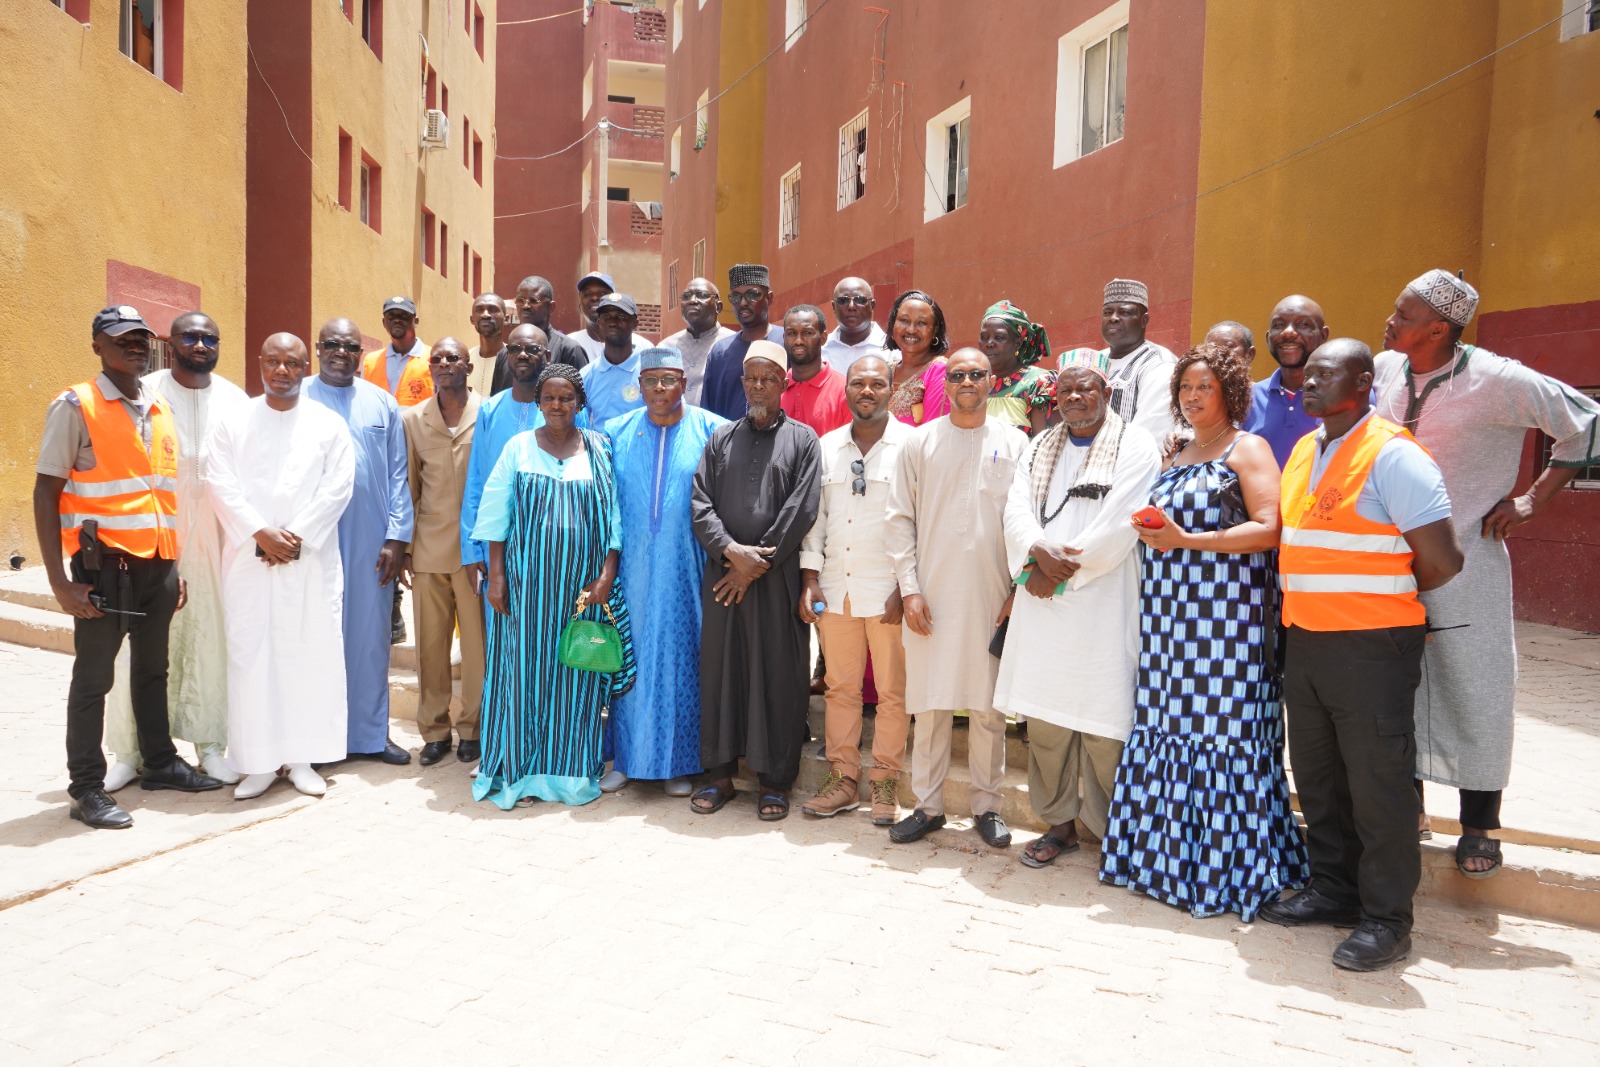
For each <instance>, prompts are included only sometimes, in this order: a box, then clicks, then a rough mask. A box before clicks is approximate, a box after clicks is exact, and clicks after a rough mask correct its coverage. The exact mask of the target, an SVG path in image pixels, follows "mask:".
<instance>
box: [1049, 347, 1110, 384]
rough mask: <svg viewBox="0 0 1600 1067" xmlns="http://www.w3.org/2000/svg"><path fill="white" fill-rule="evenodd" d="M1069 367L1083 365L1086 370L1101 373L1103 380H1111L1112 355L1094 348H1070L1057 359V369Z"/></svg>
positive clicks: (1061, 369) (1062, 369)
mask: <svg viewBox="0 0 1600 1067" xmlns="http://www.w3.org/2000/svg"><path fill="white" fill-rule="evenodd" d="M1068 367H1082V368H1083V369H1084V370H1091V371H1094V372H1095V373H1096V374H1098V375H1100V380H1101V381H1102V382H1109V381H1110V380H1111V355H1110V354H1109V353H1107V352H1101V351H1099V350H1098V349H1094V348H1069V349H1067V350H1066V351H1065V352H1063V353H1061V358H1060V359H1059V360H1057V361H1056V369H1057V370H1058V371H1064V370H1066V369H1067V368H1068Z"/></svg>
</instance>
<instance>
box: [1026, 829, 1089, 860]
mask: <svg viewBox="0 0 1600 1067" xmlns="http://www.w3.org/2000/svg"><path fill="white" fill-rule="evenodd" d="M1081 847H1082V846H1081V845H1080V844H1079V843H1078V842H1076V841H1063V840H1062V839H1061V838H1059V837H1057V836H1056V835H1055V834H1045V835H1044V836H1043V837H1041V838H1039V839H1038V840H1036V841H1034V842H1033V843H1032V844H1030V845H1029V846H1028V847H1027V848H1025V849H1023V850H1022V854H1021V855H1020V856H1018V857H1017V858H1018V859H1019V860H1021V861H1022V864H1023V866H1025V867H1034V868H1038V867H1048V866H1050V865H1051V864H1052V863H1054V862H1055V861H1056V860H1058V859H1060V858H1061V857H1062V856H1067V855H1070V854H1072V853H1074V852H1076V851H1078V849H1079V848H1081ZM1040 848H1053V849H1055V852H1054V854H1052V855H1051V857H1050V858H1049V859H1040V858H1039V855H1038V851H1037V850H1038V849H1040Z"/></svg>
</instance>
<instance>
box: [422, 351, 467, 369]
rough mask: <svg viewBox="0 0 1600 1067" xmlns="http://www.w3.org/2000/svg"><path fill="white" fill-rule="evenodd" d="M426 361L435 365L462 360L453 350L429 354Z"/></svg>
mask: <svg viewBox="0 0 1600 1067" xmlns="http://www.w3.org/2000/svg"><path fill="white" fill-rule="evenodd" d="M428 362H429V363H432V364H433V365H434V366H435V367H437V366H438V365H439V364H441V363H461V362H464V361H463V359H462V357H460V356H458V355H456V354H455V353H454V352H446V353H445V354H444V355H442V356H429V357H428Z"/></svg>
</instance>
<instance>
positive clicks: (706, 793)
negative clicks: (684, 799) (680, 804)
mask: <svg viewBox="0 0 1600 1067" xmlns="http://www.w3.org/2000/svg"><path fill="white" fill-rule="evenodd" d="M738 795H739V791H738V790H737V789H723V788H722V787H721V786H719V785H708V786H706V787H705V788H704V789H702V790H700V791H699V792H698V793H696V794H694V796H692V797H690V798H689V809H690V810H691V811H693V812H694V813H695V814H696V815H715V814H716V813H717V812H719V811H721V810H722V809H723V808H724V807H725V806H726V805H727V803H728V801H730V800H732V799H733V798H734V797H736V796H738ZM697 800H709V801H711V806H710V807H709V808H703V807H701V806H700V805H699V804H696V803H695V801H697Z"/></svg>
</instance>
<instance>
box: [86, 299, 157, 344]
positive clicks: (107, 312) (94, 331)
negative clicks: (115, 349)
mask: <svg viewBox="0 0 1600 1067" xmlns="http://www.w3.org/2000/svg"><path fill="white" fill-rule="evenodd" d="M131 330H143V331H144V332H145V333H155V331H154V330H152V329H151V328H150V325H149V324H148V323H146V322H145V321H144V316H143V315H140V314H139V309H138V308H136V307H134V306H133V305H132V304H112V305H111V306H110V307H105V308H101V309H100V310H99V311H97V312H95V315H94V324H93V326H92V327H91V328H90V330H89V336H90V337H99V336H100V335H101V334H105V335H106V336H107V337H120V336H122V335H123V334H125V333H128V332H129V331H131Z"/></svg>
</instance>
